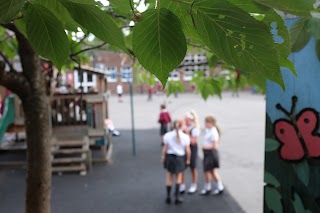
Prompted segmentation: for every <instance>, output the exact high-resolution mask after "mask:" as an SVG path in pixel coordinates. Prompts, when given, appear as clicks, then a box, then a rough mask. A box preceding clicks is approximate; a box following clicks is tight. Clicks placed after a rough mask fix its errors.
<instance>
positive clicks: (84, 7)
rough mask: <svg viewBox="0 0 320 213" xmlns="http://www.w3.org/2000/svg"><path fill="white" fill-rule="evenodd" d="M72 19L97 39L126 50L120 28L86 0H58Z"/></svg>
mask: <svg viewBox="0 0 320 213" xmlns="http://www.w3.org/2000/svg"><path fill="white" fill-rule="evenodd" d="M59 1H60V2H61V3H62V5H63V6H65V7H66V8H67V10H68V11H69V13H70V15H71V16H72V18H73V19H74V20H75V21H76V22H78V23H79V24H80V25H81V26H82V27H83V28H85V29H87V30H89V31H90V32H91V33H92V34H94V35H95V36H97V37H98V38H99V39H101V40H103V41H105V42H107V43H109V44H111V45H114V46H116V47H118V48H120V49H122V50H124V51H125V52H127V48H126V45H125V42H124V36H123V33H122V31H121V30H120V28H118V26H117V25H116V23H115V22H114V21H113V20H112V18H111V17H110V16H109V15H108V14H107V13H105V12H103V11H102V10H100V9H99V8H98V7H96V6H95V5H92V2H91V1H88V0H59Z"/></svg>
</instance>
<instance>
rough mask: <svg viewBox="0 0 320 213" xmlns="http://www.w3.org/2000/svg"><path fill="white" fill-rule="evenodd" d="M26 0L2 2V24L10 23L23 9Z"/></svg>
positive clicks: (0, 15)
mask: <svg viewBox="0 0 320 213" xmlns="http://www.w3.org/2000/svg"><path fill="white" fill-rule="evenodd" d="M24 3H25V0H0V23H8V22H10V21H11V20H12V19H13V18H14V17H15V16H16V15H17V14H18V13H19V11H20V10H21V9H22V7H23V5H24Z"/></svg>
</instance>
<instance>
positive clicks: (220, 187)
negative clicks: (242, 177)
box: [217, 180, 224, 191]
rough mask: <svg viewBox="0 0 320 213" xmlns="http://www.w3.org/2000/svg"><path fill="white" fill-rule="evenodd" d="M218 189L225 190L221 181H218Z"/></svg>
mask: <svg viewBox="0 0 320 213" xmlns="http://www.w3.org/2000/svg"><path fill="white" fill-rule="evenodd" d="M217 188H218V189H219V190H220V191H221V190H223V189H224V186H223V184H222V181H221V180H219V181H218V183H217Z"/></svg>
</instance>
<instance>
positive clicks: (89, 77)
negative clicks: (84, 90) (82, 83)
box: [87, 74, 93, 82]
mask: <svg viewBox="0 0 320 213" xmlns="http://www.w3.org/2000/svg"><path fill="white" fill-rule="evenodd" d="M87 78H88V79H87V80H88V82H92V81H93V77H92V74H88V76H87Z"/></svg>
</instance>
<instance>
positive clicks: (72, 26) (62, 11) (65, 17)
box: [34, 0, 79, 32]
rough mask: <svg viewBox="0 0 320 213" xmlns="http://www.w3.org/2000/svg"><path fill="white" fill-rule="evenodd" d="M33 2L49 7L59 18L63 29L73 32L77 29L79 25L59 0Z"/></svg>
mask: <svg viewBox="0 0 320 213" xmlns="http://www.w3.org/2000/svg"><path fill="white" fill-rule="evenodd" d="M34 2H37V3H39V4H41V5H42V6H44V7H46V8H47V9H49V10H50V11H51V12H52V13H53V14H54V15H55V16H56V17H57V18H58V19H59V21H60V22H61V23H62V24H63V26H64V28H65V29H67V30H70V31H74V32H76V31H77V28H78V26H79V25H78V24H77V23H76V22H75V21H74V20H73V19H72V18H71V16H70V14H69V12H68V11H67V9H66V8H65V7H64V6H63V5H62V4H61V3H60V2H59V0H34Z"/></svg>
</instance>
